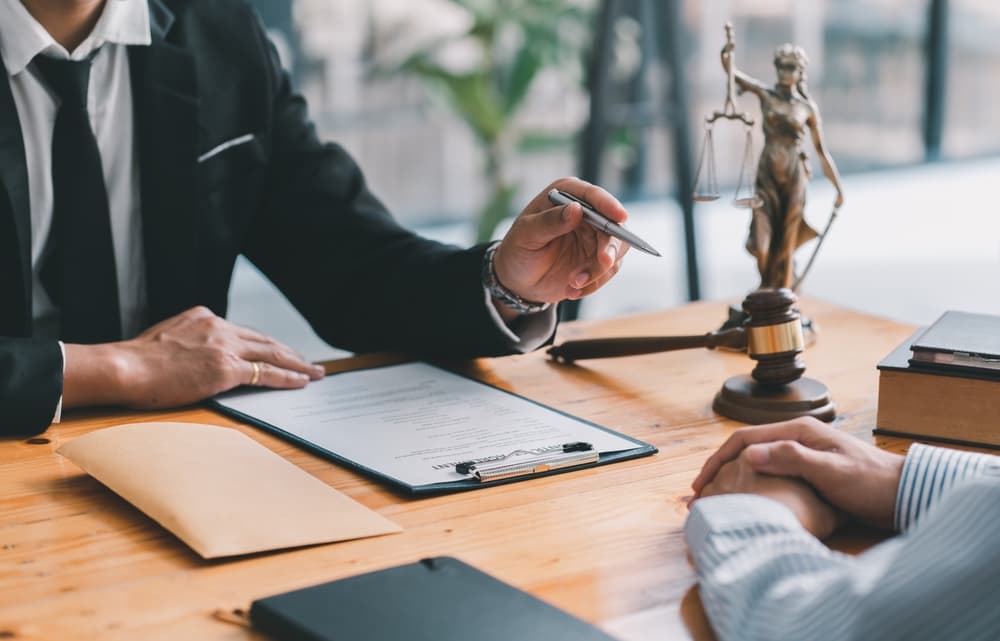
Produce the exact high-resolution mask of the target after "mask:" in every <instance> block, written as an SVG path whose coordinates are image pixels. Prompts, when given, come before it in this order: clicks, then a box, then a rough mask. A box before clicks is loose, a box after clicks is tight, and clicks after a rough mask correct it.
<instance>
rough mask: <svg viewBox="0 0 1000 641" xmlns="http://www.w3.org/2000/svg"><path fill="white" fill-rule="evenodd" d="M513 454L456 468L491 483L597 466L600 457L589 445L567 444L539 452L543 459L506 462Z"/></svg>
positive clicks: (481, 481) (468, 463)
mask: <svg viewBox="0 0 1000 641" xmlns="http://www.w3.org/2000/svg"><path fill="white" fill-rule="evenodd" d="M518 453H522V454H534V452H523V451H520V450H519V451H518V452H515V453H514V454H518ZM514 454H506V455H502V456H499V457H497V458H496V459H495V460H490V461H484V462H467V463H459V464H458V465H456V466H455V470H456V471H457V472H459V473H460V474H470V475H472V477H473V478H475V479H476V480H478V481H479V482H480V483H488V482H490V481H500V480H503V479H509V478H513V477H516V476H528V475H531V474H541V473H543V472H548V471H550V470H559V469H562V468H565V467H573V466H576V465H585V464H587V463H596V462H597V461H598V460H599V459H600V456H601V455H600V454H599V453H598V452H597V451H595V450H594V446H593V445H591V444H590V443H566V444H564V445H560V446H556V447H553V448H545V449H543V450H542V451H541V452H538V453H537V454H539V455H541V457H540V458H536V459H532V460H528V461H521V462H517V463H513V462H504V460H505V459H507V458H508V457H510V456H513V455H514Z"/></svg>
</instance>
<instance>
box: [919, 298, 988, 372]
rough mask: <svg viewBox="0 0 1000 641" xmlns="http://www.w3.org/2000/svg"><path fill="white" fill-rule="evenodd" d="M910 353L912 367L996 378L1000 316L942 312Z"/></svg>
mask: <svg viewBox="0 0 1000 641" xmlns="http://www.w3.org/2000/svg"><path fill="white" fill-rule="evenodd" d="M910 349H911V350H912V351H913V355H912V356H911V357H910V362H911V363H913V364H914V365H916V364H921V365H927V366H933V367H941V368H949V367H950V368H968V369H980V370H987V371H996V372H997V375H998V376H1000V316H992V315H990V314H972V313H969V312H957V311H948V312H945V313H944V314H942V316H941V317H940V318H939V319H937V320H936V321H935V322H934V324H933V325H931V326H930V327H928V328H927V331H925V332H924V333H923V334H922V335H921V336H920V337H919V338H918V339H916V340H915V341H914V342H913V344H912V345H911V346H910Z"/></svg>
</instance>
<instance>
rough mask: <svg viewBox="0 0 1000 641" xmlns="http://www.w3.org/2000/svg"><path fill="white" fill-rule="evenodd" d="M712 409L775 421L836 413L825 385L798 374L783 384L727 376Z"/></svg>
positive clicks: (829, 418)
mask: <svg viewBox="0 0 1000 641" xmlns="http://www.w3.org/2000/svg"><path fill="white" fill-rule="evenodd" d="M712 409H714V410H715V411H716V412H717V413H719V414H721V415H723V416H726V417H728V418H732V419H736V420H737V421H743V422H744V423H752V424H755V425H756V424H761V423H775V422H778V421H787V420H789V419H793V418H798V417H799V416H813V417H815V418H818V419H820V420H821V421H826V422H830V421H832V420H833V419H834V418H836V416H837V411H836V408H835V407H834V405H833V402H832V401H831V400H830V390H828V389H827V387H826V385H824V384H823V383H820V382H819V381H817V380H814V379H811V378H800V379H798V380H796V381H792V382H791V383H786V384H784V385H765V384H763V383H758V382H757V381H755V380H754V379H753V378H752V377H750V376H748V375H743V376H733V377H732V378H730V379H729V380H727V381H726V382H725V383H724V384H723V386H722V389H721V390H719V392H718V394H716V395H715V401H714V402H713V403H712Z"/></svg>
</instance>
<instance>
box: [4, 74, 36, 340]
mask: <svg viewBox="0 0 1000 641" xmlns="http://www.w3.org/2000/svg"><path fill="white" fill-rule="evenodd" d="M4 201H6V202H4ZM29 208H30V203H29V197H28V166H27V162H26V161H25V158H24V139H23V137H22V135H21V122H20V119H19V118H18V115H17V106H16V105H15V104H14V96H13V94H12V93H11V90H10V81H9V79H8V76H7V69H6V67H5V66H4V64H3V60H0V216H3V215H5V213H6V212H7V211H9V212H10V216H12V220H0V231H2V230H5V229H13V231H14V233H13V234H0V336H17V335H25V334H28V333H30V332H29V330H30V328H31V211H30V209H29ZM5 236H6V238H5Z"/></svg>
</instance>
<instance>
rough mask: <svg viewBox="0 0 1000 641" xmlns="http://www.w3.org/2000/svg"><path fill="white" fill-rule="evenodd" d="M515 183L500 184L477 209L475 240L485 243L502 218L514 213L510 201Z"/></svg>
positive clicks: (511, 201) (512, 199)
mask: <svg viewBox="0 0 1000 641" xmlns="http://www.w3.org/2000/svg"><path fill="white" fill-rule="evenodd" d="M516 193H517V186H516V185H500V187H498V188H497V189H496V190H494V192H493V196H492V197H491V198H490V200H489V202H487V203H486V206H485V207H483V208H482V209H481V210H480V211H479V222H478V223H477V225H476V242H477V243H485V242H487V241H489V240H492V239H493V232H494V231H496V228H497V225H499V224H500V221H502V220H503V219H504V218H507V217H508V216H512V215H513V214H514V211H513V206H512V203H513V202H514V194H516Z"/></svg>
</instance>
